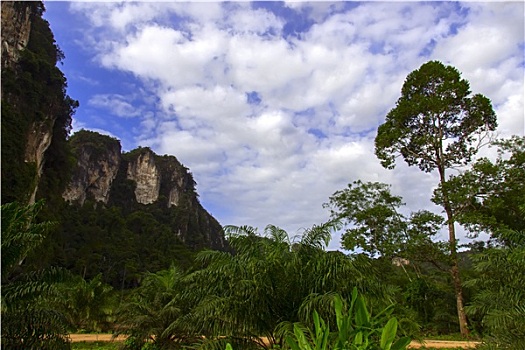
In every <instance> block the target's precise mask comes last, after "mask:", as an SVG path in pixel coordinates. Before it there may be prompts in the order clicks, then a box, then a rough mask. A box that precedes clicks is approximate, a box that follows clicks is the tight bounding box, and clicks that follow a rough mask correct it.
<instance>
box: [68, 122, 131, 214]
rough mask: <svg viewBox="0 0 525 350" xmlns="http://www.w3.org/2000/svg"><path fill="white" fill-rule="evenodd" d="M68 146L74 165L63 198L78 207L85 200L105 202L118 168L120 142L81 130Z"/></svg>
mask: <svg viewBox="0 0 525 350" xmlns="http://www.w3.org/2000/svg"><path fill="white" fill-rule="evenodd" d="M70 144H71V147H72V150H73V152H74V153H75V155H76V158H77V164H76V167H75V168H74V170H73V175H72V177H71V181H70V182H69V184H68V186H67V188H66V191H65V192H64V194H63V198H64V199H65V200H66V201H68V202H76V203H78V204H80V205H83V204H84V202H85V201H86V198H90V199H92V200H94V201H95V202H102V203H104V204H106V203H108V200H109V193H110V190H111V185H112V183H113V180H114V179H115V178H116V176H117V172H118V170H119V166H120V160H121V147H120V143H119V142H118V140H116V139H113V138H110V137H107V136H103V135H100V134H97V133H90V132H86V131H82V132H81V133H80V134H79V135H78V136H77V137H76V138H72V139H71V141H70Z"/></svg>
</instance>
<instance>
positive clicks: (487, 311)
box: [466, 231, 525, 349]
mask: <svg viewBox="0 0 525 350" xmlns="http://www.w3.org/2000/svg"><path fill="white" fill-rule="evenodd" d="M500 235H501V238H503V239H504V240H505V241H506V242H507V244H506V246H502V247H493V248H488V249H486V250H484V251H482V252H481V253H479V254H476V255H474V256H473V260H474V269H475V271H476V272H477V273H478V276H477V277H476V278H472V279H470V280H469V281H467V282H466V285H467V286H470V287H472V288H475V290H476V291H477V292H476V293H475V294H474V298H473V300H472V302H471V303H470V305H468V306H467V312H468V313H469V314H470V315H472V316H481V318H482V323H483V326H484V327H485V332H486V333H487V344H486V348H488V349H493V348H497V349H501V348H505V349H520V346H522V345H523V339H525V280H524V279H523V271H525V234H524V232H519V231H504V232H501V233H500Z"/></svg>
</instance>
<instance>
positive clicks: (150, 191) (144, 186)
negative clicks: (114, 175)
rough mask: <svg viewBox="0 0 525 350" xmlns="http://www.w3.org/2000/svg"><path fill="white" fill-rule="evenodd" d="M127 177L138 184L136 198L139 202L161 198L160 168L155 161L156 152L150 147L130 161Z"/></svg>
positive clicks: (150, 201) (149, 202) (147, 202)
mask: <svg viewBox="0 0 525 350" xmlns="http://www.w3.org/2000/svg"><path fill="white" fill-rule="evenodd" d="M127 179H129V180H132V181H134V182H135V184H136V187H135V200H136V201H137V202H138V203H140V204H151V203H153V202H155V201H156V200H158V199H159V191H160V179H161V177H160V170H159V168H158V167H157V164H156V163H155V154H154V153H153V152H152V151H151V150H150V149H149V148H146V149H145V151H144V152H140V153H139V155H138V156H137V158H136V159H134V160H133V161H131V162H129V163H128V170H127Z"/></svg>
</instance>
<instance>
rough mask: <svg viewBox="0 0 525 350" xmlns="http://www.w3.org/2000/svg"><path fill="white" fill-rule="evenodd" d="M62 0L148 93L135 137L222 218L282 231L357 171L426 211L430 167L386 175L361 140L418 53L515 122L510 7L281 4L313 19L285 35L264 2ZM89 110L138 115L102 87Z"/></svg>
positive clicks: (516, 35) (515, 53) (518, 58)
mask: <svg viewBox="0 0 525 350" xmlns="http://www.w3.org/2000/svg"><path fill="white" fill-rule="evenodd" d="M72 6H73V7H74V8H75V9H76V11H77V13H80V12H79V11H83V12H82V13H84V14H85V16H87V17H88V20H89V23H90V25H91V28H90V29H87V31H86V33H87V34H86V35H88V36H89V38H90V41H86V42H85V43H87V45H92V46H90V47H89V49H92V50H94V51H95V53H94V54H93V56H94V59H97V60H98V62H99V63H100V64H101V65H102V66H103V67H105V68H107V69H109V70H114V71H123V72H128V73H131V74H133V75H134V76H135V77H136V78H137V79H138V80H139V81H141V82H142V84H143V85H144V89H146V90H147V91H143V92H140V94H141V96H153V97H155V100H154V102H148V103H147V105H148V106H151V105H152V104H153V103H156V104H157V105H156V108H151V107H149V108H144V109H143V110H142V112H141V114H140V118H141V119H140V120H141V123H140V128H138V129H137V131H136V132H135V137H136V140H137V145H142V146H151V147H152V148H153V149H155V150H156V151H157V152H159V153H161V154H164V153H167V154H173V155H175V156H176V157H177V158H179V160H181V161H182V162H183V163H184V164H185V165H186V166H188V167H189V168H190V169H191V170H192V172H193V174H194V176H195V177H196V180H197V182H198V184H199V185H198V191H199V193H200V195H201V200H202V201H203V203H204V204H205V205H209V206H210V208H209V209H210V211H211V212H212V213H213V214H215V215H216V216H217V217H218V218H219V220H220V221H221V223H223V224H239V225H242V224H249V225H254V226H259V227H261V228H262V227H264V225H266V224H268V223H273V224H276V225H280V226H283V227H284V228H285V229H287V230H289V231H290V232H291V233H295V232H296V230H298V229H299V228H301V227H303V228H304V227H309V226H311V225H312V224H314V223H319V222H321V221H324V220H326V219H327V218H328V211H327V210H326V209H322V207H321V206H322V203H323V202H326V201H328V197H329V196H330V195H331V194H332V193H333V192H334V191H336V190H338V189H342V188H344V187H345V186H346V184H347V183H349V182H352V181H354V180H357V179H362V180H363V181H382V182H387V183H392V184H393V191H394V192H395V193H396V194H400V195H403V196H404V198H405V201H406V202H407V206H408V207H409V209H412V210H417V209H421V208H430V209H433V210H436V208H435V207H434V206H433V205H432V204H431V203H430V201H429V198H430V195H431V193H432V188H433V186H435V184H436V178H435V175H433V174H425V173H422V172H421V171H419V169H417V168H408V167H407V166H406V165H404V164H402V163H400V164H399V166H398V167H397V169H396V170H395V171H387V170H385V169H383V168H382V167H381V166H380V164H379V161H378V160H377V159H376V157H375V155H374V144H373V138H374V136H375V132H376V131H375V130H376V128H377V126H378V125H379V124H380V123H381V122H382V121H383V120H384V117H385V115H386V113H387V112H388V110H389V109H391V108H393V107H394V105H395V102H396V100H397V98H398V97H399V95H400V90H401V86H402V84H403V81H404V79H405V77H406V76H407V74H408V73H410V72H411V71H412V70H414V69H417V68H418V67H419V66H420V65H421V64H422V63H424V62H425V61H427V60H431V59H437V60H441V61H443V62H445V63H447V64H451V65H453V66H455V67H457V68H458V69H459V70H460V71H461V72H462V73H463V77H464V78H466V79H467V80H469V81H470V82H471V87H472V90H473V91H474V92H476V93H477V92H480V93H483V94H485V95H486V96H487V97H489V98H490V99H491V100H492V101H493V103H494V106H495V107H496V111H497V113H498V115H499V118H500V128H499V131H500V133H501V134H502V136H508V135H509V134H511V133H515V132H516V130H523V115H524V111H523V105H524V101H523V94H524V89H523V85H524V80H523V76H524V75H523V70H524V68H523V67H524V61H523V45H524V38H523V35H524V34H523V31H522V29H523V6H524V5H523V4H522V3H516V2H513V3H505V4H490V3H461V4H459V3H449V2H415V3H391V2H364V3H356V4H346V3H302V2H301V3H294V2H292V3H288V2H287V3H286V6H287V10H294V11H297V15H298V16H299V17H301V18H302V20H304V21H305V22H304V23H307V22H308V21H311V23H312V25H311V26H310V27H308V28H304V29H302V30H303V32H301V33H288V32H287V30H288V29H287V26H286V25H287V20H288V19H287V18H284V17H282V15H281V14H279V13H284V12H275V13H274V12H272V11H271V10H270V8H271V7H272V3H269V4H267V6H265V9H263V8H261V7H259V8H257V9H254V8H253V7H252V5H251V4H250V3H219V2H218V3H206V4H204V3H189V4H181V3H124V4H96V5H93V4H88V3H75V4H72ZM278 6H281V5H280V4H275V7H278ZM345 8H346V9H345ZM304 23H303V24H304ZM308 23H310V22H308ZM295 28H296V29H295V30H301V29H297V28H300V27H299V26H298V27H295ZM254 92H255V93H256V94H257V97H258V98H259V99H260V101H259V102H258V103H253V101H249V99H248V95H247V94H250V93H254ZM91 106H92V107H99V108H110V109H111V110H112V111H113V114H115V115H117V116H118V115H121V116H125V115H128V116H131V115H134V114H137V113H138V112H137V111H134V110H133V108H132V107H133V106H135V107H136V106H137V102H136V101H129V100H126V99H124V98H120V97H119V95H118V94H117V93H113V94H109V93H107V91H106V92H104V93H102V92H101V93H99V94H98V95H96V96H94V97H93V98H92V99H91ZM520 127H521V128H520ZM315 134H317V136H315ZM320 135H322V136H320ZM334 244H335V245H334ZM337 246H338V242H337V243H333V244H332V245H331V247H332V248H334V247H337Z"/></svg>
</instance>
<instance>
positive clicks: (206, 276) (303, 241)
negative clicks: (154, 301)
mask: <svg viewBox="0 0 525 350" xmlns="http://www.w3.org/2000/svg"><path fill="white" fill-rule="evenodd" d="M335 227H337V225H336V224H334V223H328V224H324V225H317V226H314V227H312V228H311V229H308V230H306V231H305V232H304V234H303V235H302V236H301V237H300V238H299V239H296V240H295V242H294V240H292V239H290V237H289V236H288V234H287V233H286V232H285V231H284V230H282V229H280V228H278V227H276V226H273V225H268V226H267V227H266V228H265V230H264V236H262V237H261V236H259V235H258V234H257V230H256V229H255V228H253V227H249V226H243V227H235V226H228V227H225V231H226V233H227V235H228V242H229V245H230V246H231V249H232V252H218V251H204V252H202V253H200V254H199V255H198V256H197V259H198V262H200V263H201V264H202V266H203V268H202V269H200V270H197V271H195V272H194V273H192V274H190V275H189V276H188V278H189V280H190V281H191V285H192V286H193V287H192V291H193V292H192V295H191V297H192V298H193V300H194V303H195V304H196V307H195V308H194V309H193V311H192V313H191V315H189V316H188V317H187V318H186V320H185V322H186V323H187V324H192V325H195V326H196V331H197V332H198V333H199V334H203V335H205V336H206V337H207V339H206V341H205V343H204V344H203V345H202V348H216V347H219V348H224V345H225V342H226V341H229V342H231V344H232V345H234V347H237V348H238V347H239V346H241V345H242V348H248V347H249V346H250V343H251V346H252V347H253V346H258V347H265V346H266V345H264V344H263V343H262V342H261V338H260V337H266V338H267V339H268V342H269V343H270V346H274V345H282V344H283V341H284V338H283V335H282V334H281V333H279V331H278V330H277V328H276V327H277V326H278V325H279V324H280V323H281V322H282V321H290V322H294V321H299V320H300V319H301V317H302V316H303V315H308V314H310V310H312V309H319V310H320V312H321V313H325V312H327V306H328V305H330V302H329V300H330V293H332V292H339V293H341V294H342V295H349V294H350V293H351V291H352V287H354V286H358V287H359V289H360V290H366V291H367V293H368V294H369V295H370V296H371V297H374V298H377V299H381V300H383V299H384V298H385V297H386V294H387V293H386V290H385V288H384V287H383V286H381V285H380V284H379V283H376V281H374V280H373V279H371V278H369V276H370V275H371V274H372V273H373V271H374V270H373V269H372V268H371V266H370V264H369V261H368V259H366V258H364V257H362V258H350V257H347V256H345V255H344V254H342V253H339V252H326V251H324V247H326V244H327V240H328V239H329V237H330V233H331V232H332V230H333V229H334V228H335ZM330 309H331V306H330ZM218 335H220V336H222V337H224V338H217V336H218ZM221 342H222V343H221ZM219 344H222V345H219Z"/></svg>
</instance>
